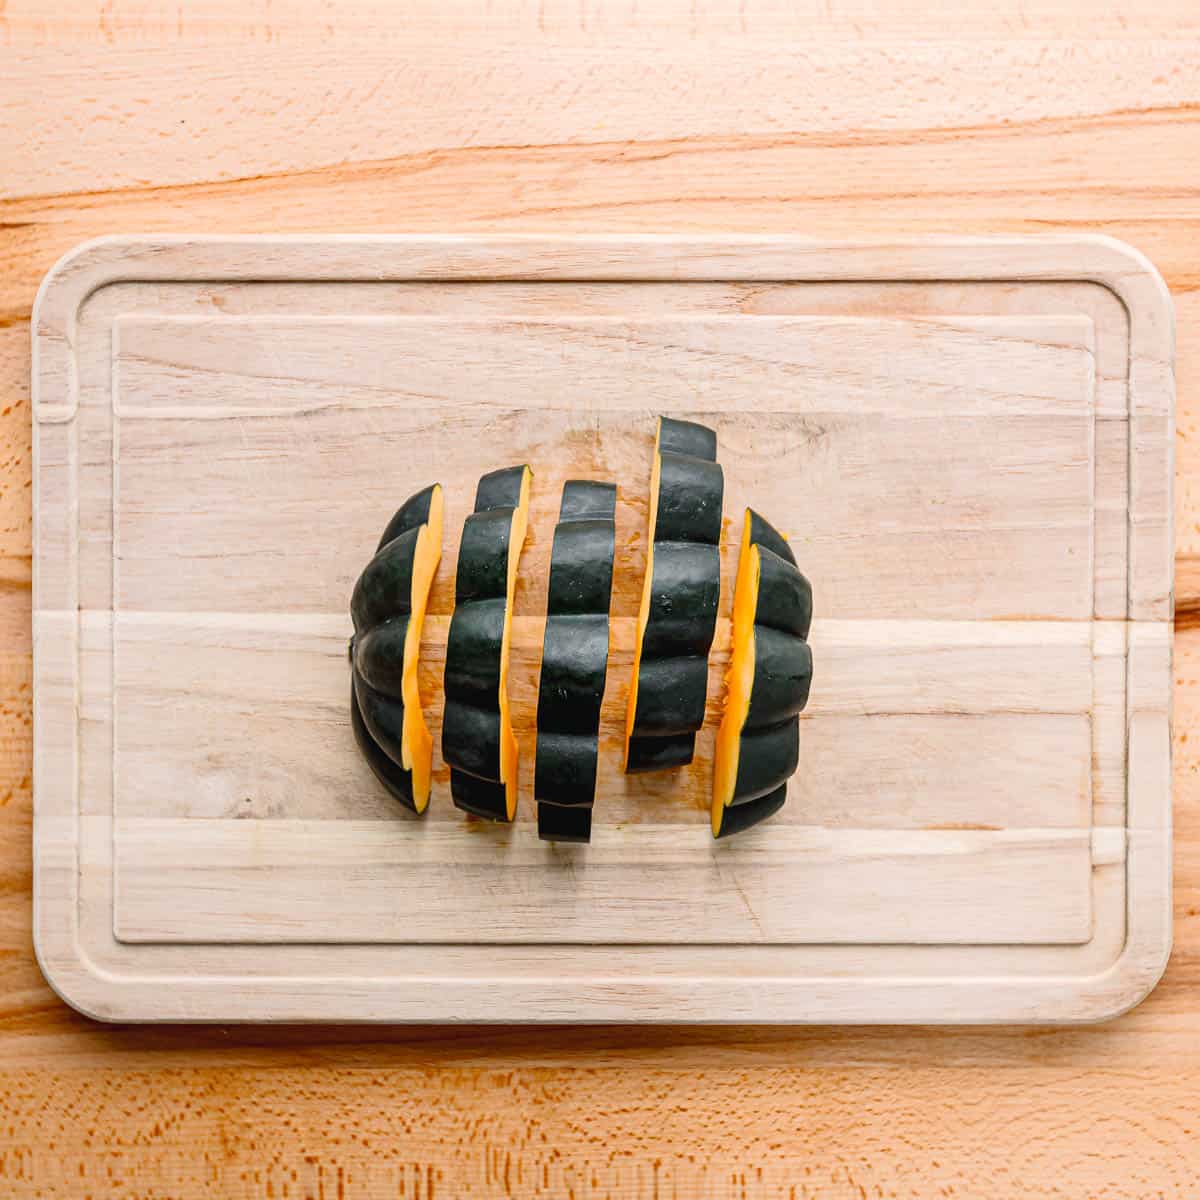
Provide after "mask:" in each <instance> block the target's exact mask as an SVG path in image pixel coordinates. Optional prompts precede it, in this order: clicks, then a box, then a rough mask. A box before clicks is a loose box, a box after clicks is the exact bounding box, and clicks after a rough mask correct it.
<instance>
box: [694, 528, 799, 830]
mask: <svg viewBox="0 0 1200 1200" xmlns="http://www.w3.org/2000/svg"><path fill="white" fill-rule="evenodd" d="M811 624H812V588H811V587H810V586H809V582H808V580H807V579H805V577H804V576H803V575H802V574H801V573H800V571H799V569H798V568H797V566H796V558H795V555H794V554H793V553H792V550H791V547H790V546H789V545H788V544H787V541H786V540H785V539H784V538H783V537H782V536H781V535H780V534H779V533H778V532H777V531H776V530H775V529H773V528H772V527H771V525H770V524H768V523H767V522H766V521H765V520H763V518H762V517H760V516H759V515H758V514H757V513H756V512H754V511H753V510H752V509H747V510H746V523H745V527H744V530H743V533H742V544H741V548H740V551H739V554H738V567H737V576H736V579H735V582H734V589H733V646H732V651H731V654H730V661H729V669H728V671H727V672H726V675H725V698H724V708H723V711H722V716H721V725H720V728H719V729H718V730H717V744H716V754H715V758H714V762H713V791H712V813H711V817H712V831H713V836H714V837H718V838H719V837H728V836H729V835H730V834H732V833H738V832H740V831H741V830H743V829H749V828H750V826H752V825H757V824H758V823H759V822H760V821H765V820H766V819H767V817H769V816H772V815H774V814H775V813H776V812H778V811H779V809H780V808H781V807H782V806H783V802H784V800H785V798H786V796H787V781H788V779H789V778H790V777H791V776H792V774H793V773H794V772H795V770H796V767H797V765H798V763H799V755H800V718H799V715H798V714H799V713H800V712H801V710H803V708H804V706H805V705H806V704H807V703H808V693H809V688H810V686H811V683H812V652H811V651H810V650H809V646H808V632H809V627H810V626H811Z"/></svg>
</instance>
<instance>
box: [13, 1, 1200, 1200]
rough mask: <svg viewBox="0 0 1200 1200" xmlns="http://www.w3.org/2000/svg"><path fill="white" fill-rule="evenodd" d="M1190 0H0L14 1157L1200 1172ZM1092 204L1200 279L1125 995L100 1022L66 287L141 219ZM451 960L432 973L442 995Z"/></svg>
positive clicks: (642, 1169) (861, 1186)
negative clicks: (51, 600) (81, 248)
mask: <svg viewBox="0 0 1200 1200" xmlns="http://www.w3.org/2000/svg"><path fill="white" fill-rule="evenodd" d="M1198 166H1200V8H1198V7H1197V5H1196V3H1195V0H1159V2H1158V3H1156V4H1153V5H1149V4H1146V3H1144V0H1089V2H1087V3H1085V2H1084V0H1040V2H1039V0H1025V2H1023V3H1012V2H1008V3H996V4H988V5H984V4H975V3H971V2H969V0H968V2H964V0H898V2H894V3H888V2H887V0H797V2H796V3H785V2H784V0H741V2H740V3H738V2H737V0H692V2H691V3H690V4H683V3H679V4H668V3H666V2H665V0H664V2H658V0H614V2H613V3H608V4H602V3H599V2H598V0H574V2H573V3H559V2H557V0H540V2H539V0H492V2H491V3H489V4H488V5H486V6H484V5H482V4H470V3H466V2H464V3H461V4H460V3H454V2H447V0H419V2H417V3H410V4H407V5H388V6H385V5H382V4H359V5H357V6H356V5H353V4H350V3H342V2H339V0H303V2H300V3H296V4H290V5H289V4H283V3H280V2H279V0H275V2H272V0H213V2H211V3H207V4H203V5H202V4H184V3H183V2H182V0H175V2H174V3H170V4H166V3H160V2H159V0H104V2H100V0H57V2H56V3H53V4H47V3H45V2H44V0H7V4H6V3H5V0H0V901H2V904H0V984H2V987H0V1196H3V1197H5V1198H13V1200H16V1198H19V1197H33V1196H37V1197H50V1196H53V1197H57V1196H65V1197H72V1198H83V1197H87V1196H93V1197H97V1198H100V1197H195V1196H202V1195H212V1196H220V1197H224V1198H229V1200H236V1198H238V1197H251V1196H253V1197H258V1196H264V1197H266V1196H271V1197H329V1198H331V1200H332V1198H333V1197H362V1196H389V1197H392V1196H402V1197H421V1198H432V1197H434V1196H438V1195H440V1196H463V1195H510V1196H530V1195H544V1196H555V1197H566V1196H577V1197H583V1196H592V1195H596V1196H641V1195H647V1196H651V1195H661V1196H664V1197H667V1196H680V1197H691V1196H697V1197H699V1196H703V1197H721V1196H760V1195H761V1196H780V1197H804V1196H818V1195H820V1196H834V1197H841V1196H848V1197H910V1196H921V1197H924V1196H959V1197H970V1198H972V1200H979V1198H984V1197H1040V1196H1051V1195H1053V1196H1059V1197H1061V1196H1070V1197H1085V1196H1086V1197H1120V1198H1121V1200H1130V1198H1134V1197H1150V1196H1191V1195H1194V1194H1195V1179H1196V1178H1197V1176H1198V1175H1200V1149H1197V1145H1198V1141H1197V1134H1198V1132H1200V1129H1198V1128H1197V1127H1198V1125H1200V1111H1198V1110H1200V987H1198V986H1197V985H1198V984H1200V916H1198V914H1200V853H1198V851H1200V847H1198V845H1197V842H1198V839H1200V777H1198V776H1197V769H1198V766H1200V737H1195V736H1190V735H1191V734H1194V733H1195V732H1196V729H1195V725H1196V722H1197V719H1198V718H1200V680H1198V674H1200V440H1197V433H1198V426H1200V349H1198V347H1200V338H1198V337H1197V334H1198V333H1200V173H1198V170H1197V168H1198ZM466 229H471V230H482V229H492V230H530V231H567V230H586V231H597V230H643V231H645V230H653V231H670V230H685V231H710V232H722V231H730V230H737V231H750V232H757V231H766V230H786V231H788V232H800V233H807V234H813V235H819V236H828V237H852V236H854V235H856V234H862V233H873V234H887V233H896V232H904V233H922V232H955V233H985V232H1004V231H1036V230H1089V231H1090V230H1099V231H1103V232H1106V233H1110V234H1113V235H1115V236H1117V237H1121V238H1124V239H1126V240H1127V241H1129V242H1131V243H1133V244H1134V245H1135V246H1137V247H1139V248H1140V249H1142V250H1143V251H1145V252H1146V253H1147V254H1148V255H1149V256H1150V257H1151V258H1152V259H1153V260H1154V262H1155V263H1156V264H1157V265H1158V267H1159V269H1160V270H1161V271H1162V272H1163V274H1164V276H1165V277H1166V279H1167V282H1168V284H1169V285H1170V287H1171V291H1172V293H1173V296H1174V299H1175V304H1176V307H1177V312H1178V331H1179V354H1178V403H1179V410H1178V430H1179V431H1178V447H1177V470H1178V478H1177V484H1176V514H1177V555H1178V559H1177V561H1178V572H1177V594H1178V615H1177V632H1178V637H1177V641H1176V679H1177V686H1176V725H1175V755H1176V758H1175V779H1176V792H1175V822H1176V824H1175V828H1176V853H1175V869H1176V883H1175V920H1176V926H1175V929H1176V932H1175V952H1174V954H1173V956H1172V958H1171V962H1170V966H1169V967H1168V970H1167V973H1166V976H1165V978H1164V980H1163V982H1162V984H1161V985H1160V986H1159V988H1158V990H1157V991H1156V992H1155V993H1154V994H1153V995H1152V996H1151V997H1150V999H1149V1000H1147V1001H1146V1002H1145V1003H1144V1004H1143V1005H1141V1007H1139V1008H1138V1009H1136V1010H1135V1011H1134V1012H1132V1013H1130V1014H1129V1015H1127V1016H1125V1017H1123V1018H1121V1019H1120V1020H1117V1021H1115V1022H1112V1023H1111V1024H1108V1025H1105V1026H1098V1027H1089V1028H1081V1029H1073V1030H1062V1031H1045V1030H1032V1029H997V1030H969V1029H966V1030H912V1029H909V1030H903V1029H870V1030H850V1029H811V1030H799V1031H795V1030H789V1029H780V1028H701V1027H683V1028H673V1029H632V1028H631V1029H622V1028H616V1029H600V1028H577V1029H569V1030H563V1029H550V1028H513V1029H500V1030H496V1029H487V1028H426V1029H419V1030H411V1029H390V1028H389V1029H355V1028H349V1027H311V1028H295V1027H293V1028H275V1029H265V1028H254V1027H250V1028H213V1027H167V1028H154V1029H139V1028H121V1027H112V1026H101V1025H96V1024H93V1023H91V1022H90V1021H88V1020H86V1019H84V1018H82V1017H79V1016H77V1015H76V1014H74V1013H73V1012H72V1011H71V1010H69V1009H68V1008H66V1007H65V1006H64V1005H63V1004H62V1003H60V1002H59V1001H58V1000H57V999H56V998H55V996H54V995H53V994H52V993H51V992H50V990H49V989H48V988H47V986H46V985H45V983H44V982H43V980H42V977H41V975H40V973H39V971H38V968H37V965H36V963H35V961H34V957H33V951H32V944H31V939H30V830H31V820H32V801H31V796H30V776H31V768H30V752H31V742H32V736H31V727H30V720H31V718H30V710H31V683H30V677H31V664H30V524H31V518H30V467H31V462H30V411H29V372H30V362H29V315H30V307H31V305H32V303H33V298H34V293H35V290H36V288H37V285H38V282H39V280H40V279H41V277H42V275H43V274H44V273H45V272H46V271H47V269H48V268H49V267H50V266H51V264H52V263H53V262H54V261H55V259H57V258H58V256H59V255H60V254H62V253H63V252H64V251H65V250H67V249H68V248H69V247H70V246H71V245H73V244H74V243H76V242H78V241H80V240H81V239H83V238H87V237H92V236H94V235H96V234H102V233H109V232H115V231H147V232H148V231H159V230H162V231H177V232H184V231H186V232H233V231H236V232H253V231H271V232H276V231H314V230H315V231H331V230H337V231H346V232H350V231H362V230H387V231H398V230H404V231H420V230H466ZM433 1002H434V1003H436V998H433Z"/></svg>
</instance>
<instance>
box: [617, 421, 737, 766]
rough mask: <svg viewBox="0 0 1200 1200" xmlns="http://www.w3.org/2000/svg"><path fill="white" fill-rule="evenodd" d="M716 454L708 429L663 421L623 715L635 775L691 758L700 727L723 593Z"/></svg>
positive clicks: (628, 761)
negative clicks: (643, 575)
mask: <svg viewBox="0 0 1200 1200" xmlns="http://www.w3.org/2000/svg"><path fill="white" fill-rule="evenodd" d="M716 459H717V435H716V434H715V433H714V432H713V431H712V430H711V429H707V428H705V426H703V425H696V424H693V423H692V422H690V421H675V420H672V419H671V418H669V417H660V418H659V423H658V435H657V437H656V439H655V444H654V463H653V467H652V470H651V476H650V500H649V514H650V516H649V536H648V537H647V542H646V574H645V577H644V579H643V583H642V603H641V608H640V611H639V613H638V633H637V644H636V647H635V649H634V662H633V674H632V679H631V682H630V687H629V707H628V710H627V714H626V731H625V732H626V747H625V770H626V771H627V772H629V773H634V772H640V771H657V770H662V769H664V768H667V767H679V766H683V765H685V764H687V763H690V762H691V761H692V756H693V754H694V753H695V747H696V730H698V729H699V728H700V726H701V725H703V723H704V702H705V697H706V695H707V692H708V652H709V649H710V647H711V646H712V640H713V634H714V632H715V630H716V624H717V604H718V601H719V600H720V595H721V551H720V543H721V503H722V500H723V498H724V491H725V479H724V475H723V474H722V472H721V468H720V466H719V465H718V464H717V461H716Z"/></svg>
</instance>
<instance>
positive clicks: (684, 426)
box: [658, 417, 717, 462]
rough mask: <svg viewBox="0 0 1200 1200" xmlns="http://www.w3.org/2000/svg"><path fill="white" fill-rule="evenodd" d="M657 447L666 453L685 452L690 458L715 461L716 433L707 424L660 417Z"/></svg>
mask: <svg viewBox="0 0 1200 1200" xmlns="http://www.w3.org/2000/svg"><path fill="white" fill-rule="evenodd" d="M658 448H659V449H660V450H665V451H666V452H667V453H668V454H687V455H690V456H691V457H692V458H703V459H707V460H708V462H716V461H717V435H716V433H715V432H714V431H713V430H711V429H709V427H708V426H707V425H700V424H699V423H697V422H696V421H679V420H676V419H675V418H674V417H660V418H659V426H658Z"/></svg>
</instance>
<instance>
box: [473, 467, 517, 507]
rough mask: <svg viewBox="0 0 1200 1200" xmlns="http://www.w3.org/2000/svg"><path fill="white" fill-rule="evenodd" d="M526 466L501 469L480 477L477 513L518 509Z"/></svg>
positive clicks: (477, 490)
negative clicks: (498, 509)
mask: <svg viewBox="0 0 1200 1200" xmlns="http://www.w3.org/2000/svg"><path fill="white" fill-rule="evenodd" d="M525 470H526V468H525V466H524V465H521V466H519V467H501V468H500V469H499V470H498V471H489V472H488V473H487V474H486V475H483V476H480V479H479V483H478V484H477V485H476V487H475V511H476V512H477V513H481V512H490V511H491V510H492V509H497V508H501V509H503V508H516V507H517V505H518V504H520V503H521V483H522V481H523V480H524V478H525Z"/></svg>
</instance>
